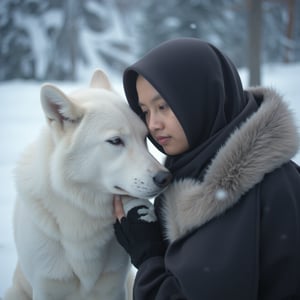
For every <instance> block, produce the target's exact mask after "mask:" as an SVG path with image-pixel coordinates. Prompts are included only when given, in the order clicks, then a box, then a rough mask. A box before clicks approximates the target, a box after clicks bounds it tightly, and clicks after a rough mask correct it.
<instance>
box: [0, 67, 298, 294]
mask: <svg viewBox="0 0 300 300" xmlns="http://www.w3.org/2000/svg"><path fill="white" fill-rule="evenodd" d="M262 73H263V84H264V85H268V86H272V87H274V88H276V89H278V91H279V92H280V93H281V94H282V95H284V98H285V99H286V101H288V102H289V103H290V106H291V108H292V109H293V110H294V111H295V114H296V118H297V122H298V125H299V126H300V64H299V63H298V64H292V65H280V64H276V65H268V66H264V67H263V72H262ZM240 74H241V77H242V80H243V81H244V82H247V72H246V71H244V70H241V71H240ZM89 80H90V78H89V77H88V78H87V79H86V82H85V81H82V82H78V83H76V84H74V83H66V82H64V83H62V82H57V83H56V84H57V85H58V86H59V87H61V88H62V89H63V90H64V91H66V92H68V91H70V90H71V89H74V88H77V87H80V86H84V85H85V84H88V82H89ZM113 84H114V86H115V88H116V89H117V90H118V91H119V93H120V94H123V91H122V88H121V83H120V79H118V78H115V79H113ZM39 89H40V83H37V82H35V81H18V80H16V81H10V82H5V83H1V82H0V95H1V100H0V103H1V109H0V139H1V156H0V182H1V183H0V214H1V215H0V297H2V296H3V293H4V291H5V289H6V288H7V287H8V286H9V285H10V282H11V278H12V274H13V270H14V267H15V264H16V252H15V247H14V242H13V232H12V212H13V205H14V199H15V189H14V178H13V168H14V166H15V164H16V161H17V159H18V157H19V155H20V153H21V152H22V150H23V149H24V147H25V146H26V145H27V144H28V143H29V142H30V141H32V140H33V139H34V138H35V137H36V135H37V134H38V132H39V130H40V128H41V126H42V125H43V124H44V115H43V113H42V109H41V107H40V102H39ZM295 160H296V161H297V162H298V163H300V154H299V155H297V156H296V157H295Z"/></svg>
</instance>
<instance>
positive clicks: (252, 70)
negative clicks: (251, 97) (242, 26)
mask: <svg viewBox="0 0 300 300" xmlns="http://www.w3.org/2000/svg"><path fill="white" fill-rule="evenodd" d="M261 31H262V0H248V69H249V85H250V86H254V85H260V83H261V82H260V64H261Z"/></svg>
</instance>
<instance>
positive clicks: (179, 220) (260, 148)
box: [162, 87, 299, 242]
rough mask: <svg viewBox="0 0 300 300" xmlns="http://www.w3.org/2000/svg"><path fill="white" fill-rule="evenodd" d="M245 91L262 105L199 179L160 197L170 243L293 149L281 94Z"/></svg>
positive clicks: (226, 204)
mask: <svg viewBox="0 0 300 300" xmlns="http://www.w3.org/2000/svg"><path fill="white" fill-rule="evenodd" d="M248 91H249V92H250V93H252V94H253V95H254V97H258V98H262V99H263V101H262V104H261V105H260V107H259V108H258V110H257V111H256V112H255V113H254V114H253V115H251V116H250V117H249V118H248V119H247V120H246V121H245V122H244V123H243V124H242V125H241V126H240V127H239V128H238V129H237V130H236V131H235V132H233V133H232V135H231V136H230V137H229V138H228V140H227V141H226V143H225V144H224V146H222V147H221V148H220V150H219V151H218V153H217V155H216V156H215V158H214V159H213V160H212V163H211V164H210V166H209V167H208V169H207V172H206V174H205V176H204V179H203V181H202V182H199V181H196V180H194V179H184V180H180V181H177V182H174V183H173V184H171V185H170V187H169V188H168V189H167V190H166V192H165V193H164V194H163V195H162V197H163V199H162V200H163V202H164V205H163V213H162V217H163V220H164V222H165V227H166V237H167V238H168V240H170V241H171V242H172V241H174V240H176V239H178V238H180V237H182V236H183V235H185V234H186V233H188V232H190V231H191V230H193V229H194V228H197V227H199V226H201V225H203V224H204V223H206V222H208V221H209V220H211V219H212V218H214V217H216V216H218V215H220V214H222V213H223V212H224V211H226V210H227V209H228V208H229V207H231V206H232V205H234V204H235V203H237V202H238V200H239V199H240V197H241V196H242V195H243V194H245V193H246V192H247V191H249V190H250V189H251V188H252V187H253V186H254V185H256V184H257V183H259V182H260V181H261V180H262V179H263V177H264V175H265V174H267V173H269V172H272V171H273V170H274V169H276V168H278V167H279V166H281V165H282V164H284V163H286V162H288V161H289V160H290V159H291V158H292V157H293V156H294V155H295V154H296V153H297V150H298V146H299V137H298V133H297V127H296V125H295V121H294V117H293V113H292V112H291V111H290V109H289V108H288V105H287V104H286V103H284V102H283V100H282V97H281V96H280V95H279V94H278V93H277V92H276V91H274V90H273V89H267V88H260V87H258V88H250V89H248Z"/></svg>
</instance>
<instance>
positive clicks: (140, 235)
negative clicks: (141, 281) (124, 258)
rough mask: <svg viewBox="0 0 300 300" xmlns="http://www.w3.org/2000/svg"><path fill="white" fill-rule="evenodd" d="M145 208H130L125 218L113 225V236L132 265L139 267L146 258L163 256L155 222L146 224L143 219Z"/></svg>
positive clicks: (159, 232)
mask: <svg viewBox="0 0 300 300" xmlns="http://www.w3.org/2000/svg"><path fill="white" fill-rule="evenodd" d="M147 209H149V208H147V207H146V206H137V207H134V208H132V209H131V210H130V211H129V212H128V213H127V217H123V218H122V219H121V221H119V220H117V221H116V223H115V224H114V230H115V235H116V237H117V240H118V242H119V243H120V244H121V245H122V246H123V248H124V249H125V250H126V251H127V253H128V254H129V256H130V258H131V262H132V264H133V265H134V266H135V267H136V268H139V266H140V265H141V264H142V263H143V262H144V261H145V260H146V259H148V258H150V257H153V256H163V255H164V253H165V248H164V243H163V238H162V234H161V231H160V227H159V224H158V222H157V221H151V222H148V221H146V220H145V219H146V218H145V216H146V214H147V213H145V211H147Z"/></svg>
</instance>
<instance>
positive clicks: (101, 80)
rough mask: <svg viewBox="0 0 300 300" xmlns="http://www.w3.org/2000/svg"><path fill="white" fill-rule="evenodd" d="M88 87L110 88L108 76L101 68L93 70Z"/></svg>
mask: <svg viewBox="0 0 300 300" xmlns="http://www.w3.org/2000/svg"><path fill="white" fill-rule="evenodd" d="M90 87H91V88H102V89H106V90H112V87H111V84H110V82H109V80H108V77H107V76H106V74H105V73H104V72H103V71H102V70H99V69H97V70H95V72H94V74H93V76H92V79H91V82H90Z"/></svg>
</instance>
